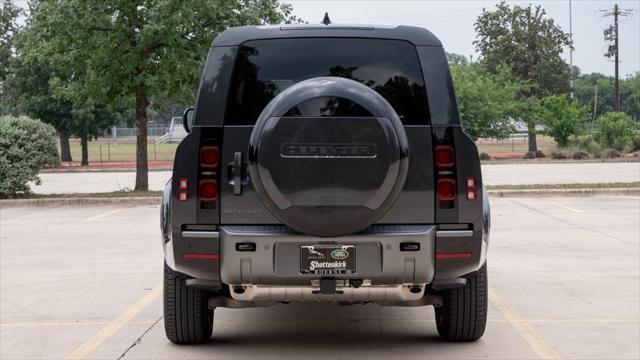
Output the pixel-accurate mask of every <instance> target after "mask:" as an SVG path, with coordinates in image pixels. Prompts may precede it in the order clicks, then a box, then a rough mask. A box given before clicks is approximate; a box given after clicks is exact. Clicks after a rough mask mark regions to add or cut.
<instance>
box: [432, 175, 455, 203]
mask: <svg viewBox="0 0 640 360" xmlns="http://www.w3.org/2000/svg"><path fill="white" fill-rule="evenodd" d="M437 196H438V200H440V201H452V200H455V198H456V181H455V180H453V179H439V180H438V191H437Z"/></svg>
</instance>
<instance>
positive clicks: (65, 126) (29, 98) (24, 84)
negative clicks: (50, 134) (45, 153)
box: [6, 48, 73, 161]
mask: <svg viewBox="0 0 640 360" xmlns="http://www.w3.org/2000/svg"><path fill="white" fill-rule="evenodd" d="M56 76H57V71H56V70H55V68H54V67H53V66H51V65H49V64H36V63H34V62H29V61H27V59H26V56H25V54H24V53H23V52H22V50H21V49H20V48H19V50H18V56H17V57H16V58H15V59H14V62H13V64H12V67H11V70H10V74H9V77H8V78H7V82H6V87H7V89H9V91H10V93H11V102H12V103H13V104H15V106H16V107H17V108H18V109H20V111H21V112H23V113H25V114H27V115H29V116H30V117H32V118H34V119H40V120H42V121H44V122H45V123H47V124H51V125H53V127H54V128H55V129H56V131H57V132H58V136H59V138H60V159H61V160H62V161H71V160H72V159H71V150H70V147H69V135H71V126H70V122H69V121H70V118H71V109H72V107H73V104H72V103H71V101H69V100H66V99H61V98H60V97H59V96H56V95H55V94H54V92H53V89H52V88H51V87H50V86H49V81H50V80H51V79H53V78H55V77H56Z"/></svg>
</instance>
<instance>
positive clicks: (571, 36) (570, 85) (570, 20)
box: [569, 0, 573, 99]
mask: <svg viewBox="0 0 640 360" xmlns="http://www.w3.org/2000/svg"><path fill="white" fill-rule="evenodd" d="M569 40H570V41H571V48H570V49H569V91H570V93H569V95H570V96H571V99H573V16H572V12H571V0H569Z"/></svg>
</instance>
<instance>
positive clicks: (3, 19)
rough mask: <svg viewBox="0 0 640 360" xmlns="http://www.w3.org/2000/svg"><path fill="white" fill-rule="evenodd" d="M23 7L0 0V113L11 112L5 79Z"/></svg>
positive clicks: (9, 1) (9, 0)
mask: <svg viewBox="0 0 640 360" xmlns="http://www.w3.org/2000/svg"><path fill="white" fill-rule="evenodd" d="M21 14H22V9H20V8H19V7H17V6H16V5H15V4H14V3H13V1H11V0H0V115H2V114H8V113H9V112H11V107H10V104H9V102H8V98H7V91H6V89H5V85H4V82H5V79H6V77H7V73H8V71H9V70H8V68H9V64H10V60H11V56H12V48H13V46H14V42H15V35H16V34H17V33H18V31H19V30H20V27H19V26H18V24H17V22H16V20H17V19H18V17H19V16H20V15H21Z"/></svg>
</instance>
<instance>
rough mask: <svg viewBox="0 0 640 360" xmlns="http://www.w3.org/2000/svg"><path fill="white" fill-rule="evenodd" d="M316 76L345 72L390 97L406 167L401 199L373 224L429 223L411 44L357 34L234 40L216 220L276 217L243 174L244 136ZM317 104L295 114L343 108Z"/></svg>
mask: <svg viewBox="0 0 640 360" xmlns="http://www.w3.org/2000/svg"><path fill="white" fill-rule="evenodd" d="M293 53H295V54H293ZM292 54H293V55H292ZM320 76H339V77H345V78H349V79H353V80H356V81H359V82H361V83H363V84H365V85H367V86H369V87H371V88H372V89H374V90H376V91H377V92H378V93H380V94H381V95H382V96H383V97H384V98H385V99H387V101H389V103H390V104H391V105H392V106H393V108H394V109H395V111H396V113H397V114H398V115H399V117H400V119H401V120H402V122H403V124H404V127H405V131H406V133H407V136H408V140H409V148H410V157H409V173H408V176H407V179H406V182H405V186H404V188H403V191H402V192H401V193H400V196H399V197H398V200H397V201H396V203H395V204H394V206H393V207H392V208H391V209H390V210H389V211H388V212H387V213H386V215H384V216H383V217H382V218H381V219H380V220H379V221H378V222H377V223H378V224H418V223H433V222H434V192H433V188H434V185H433V154H432V142H431V136H432V135H431V128H430V121H429V107H428V102H427V94H426V90H425V89H426V88H425V84H424V80H423V79H424V77H423V75H422V71H421V68H420V63H419V60H418V56H417V53H416V49H415V47H414V46H413V45H412V44H410V43H409V42H406V41H401V40H381V39H356V38H300V39H296V38H292V39H273V40H256V41H249V42H246V43H244V44H243V45H242V46H240V47H239V49H238V53H237V56H236V63H235V68H234V71H233V76H232V80H231V83H230V88H229V95H228V99H227V107H226V112H225V119H224V137H223V151H222V154H223V158H222V164H223V166H226V168H225V169H223V172H222V184H221V189H220V190H221V215H220V216H221V223H222V224H275V223H278V221H277V219H275V218H274V217H273V216H272V215H271V214H270V213H269V211H268V210H267V209H266V208H265V206H264V205H263V203H262V201H261V200H260V199H259V198H258V196H257V194H256V192H255V190H254V189H253V187H252V185H251V182H250V180H249V178H248V174H247V171H246V159H247V149H248V143H249V137H250V136H251V132H252V130H253V126H254V124H255V122H256V119H257V118H258V116H259V115H260V113H261V112H262V110H263V109H264V107H265V106H266V105H267V104H268V103H269V102H270V101H271V99H273V98H274V97H275V96H276V95H277V94H278V93H280V92H281V91H283V90H284V89H286V88H287V87H289V86H291V85H293V84H295V83H297V82H300V81H303V80H306V79H310V78H314V77H320ZM316 103H317V104H318V106H317V107H313V106H311V107H306V108H305V109H303V112H304V113H302V114H299V115H301V116H307V115H308V116H334V115H343V114H336V113H332V111H331V109H328V108H327V107H326V102H324V101H318V102H316ZM322 104H325V105H322ZM356 115H357V114H356Z"/></svg>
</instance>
